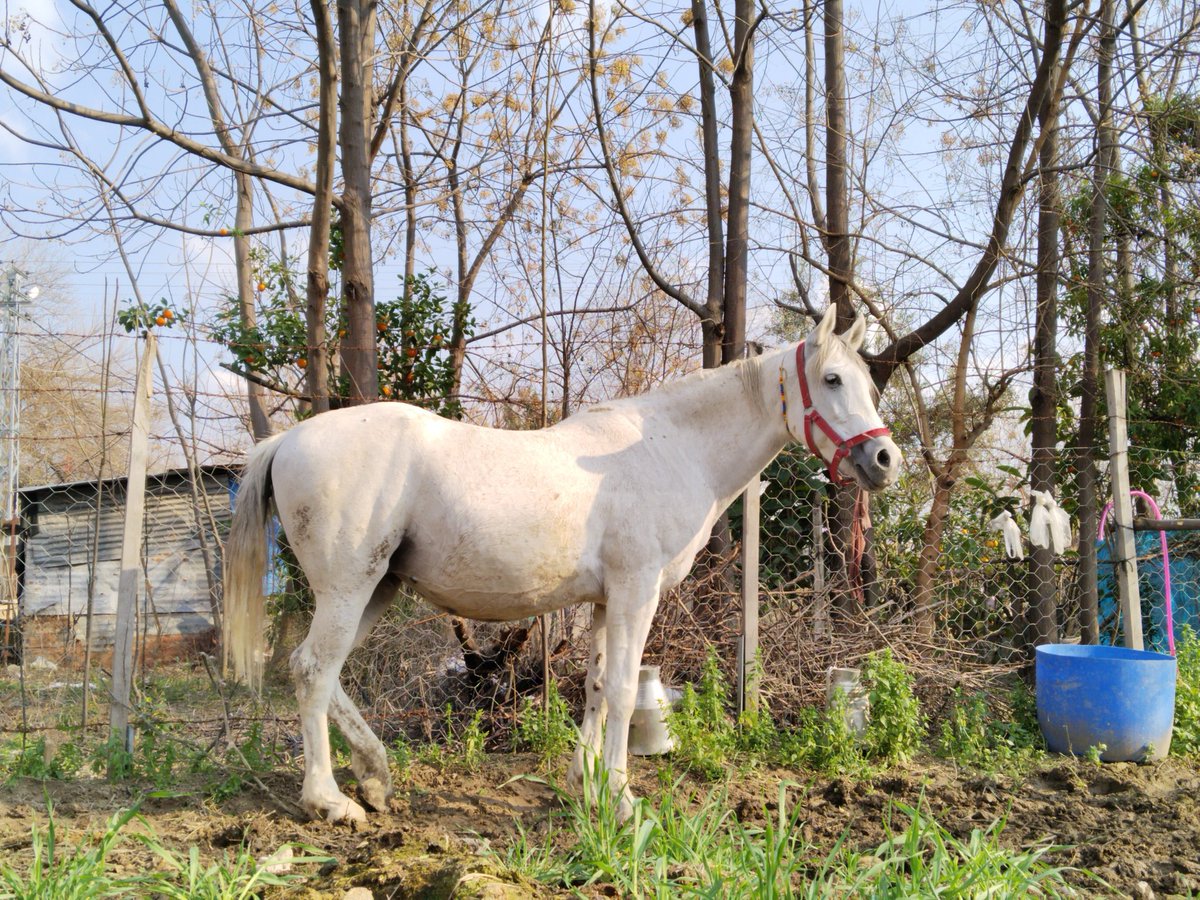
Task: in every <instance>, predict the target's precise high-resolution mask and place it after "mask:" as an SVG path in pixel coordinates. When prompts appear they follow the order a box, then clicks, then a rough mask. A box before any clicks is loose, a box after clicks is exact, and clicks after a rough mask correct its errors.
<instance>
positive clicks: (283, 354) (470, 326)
mask: <svg viewBox="0 0 1200 900" xmlns="http://www.w3.org/2000/svg"><path fill="white" fill-rule="evenodd" d="M335 260H336V256H335ZM256 262H257V263H258V273H257V274H258V280H257V284H256V287H257V297H256V302H255V313H256V315H255V320H254V324H252V325H248V324H246V323H245V322H244V321H243V317H242V315H241V312H240V310H239V307H238V301H237V298H236V297H233V296H229V297H227V298H226V299H225V303H224V305H223V307H222V308H221V309H220V310H219V311H218V313H217V315H216V317H215V320H214V322H213V323H212V328H211V334H212V337H213V339H214V340H215V341H217V342H218V343H221V344H223V345H224V346H225V347H227V348H228V349H229V351H230V353H232V354H233V357H234V361H233V362H232V363H231V364H230V365H229V366H228V368H229V369H231V370H232V371H234V372H237V373H239V374H242V375H248V376H252V377H256V378H257V380H258V381H259V382H260V383H264V384H267V385H270V386H275V387H277V388H279V389H281V390H285V389H286V385H288V384H290V383H296V382H297V381H299V380H300V374H301V372H302V371H303V370H304V369H306V368H307V367H308V359H307V353H308V343H307V338H306V329H305V321H304V313H303V310H301V309H300V308H299V306H298V304H296V303H295V302H294V301H293V299H292V298H293V297H294V296H295V292H294V291H293V290H291V288H292V285H293V283H294V281H293V279H294V278H295V276H294V274H293V273H292V272H291V271H290V270H289V269H288V268H286V267H285V266H282V265H280V264H279V263H275V262H271V263H266V262H264V260H263V259H262V257H261V256H260V257H258V258H257V259H256ZM334 268H335V269H336V266H334ZM457 306H458V304H457V303H447V300H446V297H445V295H444V294H443V293H442V292H441V291H440V290H438V288H437V286H436V284H435V282H434V279H433V274H432V273H428V274H418V275H413V276H411V277H409V278H408V279H407V280H406V281H405V282H404V289H403V291H402V293H401V294H400V296H399V297H398V298H397V299H395V300H388V301H381V302H377V303H376V306H375V322H376V342H377V347H378V356H379V397H380V399H384V400H404V401H406V402H409V403H414V404H416V405H419V406H423V407H425V408H427V409H432V410H433V411H435V412H437V413H438V414H439V415H442V416H447V417H449V418H459V417H460V416H461V415H462V407H461V404H459V403H458V401H457V400H450V399H448V398H449V395H450V392H451V390H452V388H453V384H454V376H453V370H452V367H451V361H450V352H449V347H448V343H449V342H448V340H447V336H448V335H449V334H450V332H451V327H452V325H453V322H454V319H455V316H456V315H458V316H461V317H462V320H463V321H465V322H466V323H467V334H468V335H469V334H470V333H472V332H473V330H474V327H475V322H474V320H473V319H472V318H471V317H470V315H469V313H467V311H465V310H459V309H457ZM326 333H327V334H328V335H329V336H330V337H329V344H330V346H329V351H330V352H329V354H328V359H329V360H330V372H329V383H330V387H331V392H332V394H333V395H334V397H335V405H340V404H338V403H337V400H336V398H342V397H345V396H346V395H347V389H348V384H347V379H346V378H345V376H344V375H343V374H342V373H341V372H340V371H339V370H338V368H337V360H338V353H337V348H338V342H339V341H340V340H341V339H342V338H344V337H345V336H346V321H345V315H344V311H343V310H342V308H341V306H340V305H333V304H331V305H330V311H329V317H328V321H327V322H326Z"/></svg>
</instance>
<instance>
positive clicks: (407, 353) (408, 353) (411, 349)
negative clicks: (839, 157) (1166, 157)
mask: <svg viewBox="0 0 1200 900" xmlns="http://www.w3.org/2000/svg"><path fill="white" fill-rule="evenodd" d="M404 355H405V356H407V357H408V358H409V359H414V358H415V357H416V355H417V348H416V347H409V348H408V349H407V350H405V351H404Z"/></svg>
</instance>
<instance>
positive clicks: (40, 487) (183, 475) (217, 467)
mask: <svg viewBox="0 0 1200 900" xmlns="http://www.w3.org/2000/svg"><path fill="white" fill-rule="evenodd" d="M196 468H197V469H199V471H200V472H201V473H203V474H205V475H209V474H213V475H215V474H217V473H219V472H227V473H229V474H230V475H237V474H240V473H241V471H242V467H241V466H239V465H235V464H232V463H230V464H228V465H225V464H209V465H203V466H197V467H196ZM172 476H174V477H178V478H180V479H183V480H186V479H187V478H189V477H190V476H189V472H188V469H187V467H186V466H184V467H183V468H179V469H165V470H163V471H162V472H158V473H155V474H152V475H147V476H146V480H147V482H151V481H155V480H157V481H165V480H166V479H168V478H171V477H172ZM97 483H99V484H104V485H114V484H120V485H124V484H125V476H123V475H120V476H113V477H112V478H105V479H102V480H101V481H100V482H97V481H96V479H95V478H81V479H80V480H78V481H63V482H59V483H55V484H36V485H29V486H28V487H23V488H18V490H17V493H18V494H37V493H40V492H42V491H64V490H70V489H71V488H77V487H82V486H83V485H85V484H86V485H95V484H97Z"/></svg>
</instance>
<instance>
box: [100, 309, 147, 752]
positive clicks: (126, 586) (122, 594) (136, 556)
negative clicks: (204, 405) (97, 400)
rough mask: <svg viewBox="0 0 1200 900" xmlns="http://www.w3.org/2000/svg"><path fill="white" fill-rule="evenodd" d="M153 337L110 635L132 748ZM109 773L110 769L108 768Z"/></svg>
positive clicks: (142, 371) (118, 723)
mask: <svg viewBox="0 0 1200 900" xmlns="http://www.w3.org/2000/svg"><path fill="white" fill-rule="evenodd" d="M155 341H156V339H155V337H154V334H153V333H151V332H147V333H146V343H145V346H143V347H142V359H141V364H140V365H139V366H138V376H137V387H136V389H135V391H134V401H133V426H132V428H131V429H130V430H131V437H130V444H129V476H128V479H127V480H126V483H125V484H126V487H125V532H124V538H123V540H122V543H121V580H120V582H118V586H117V623H116V634H115V635H114V638H113V667H112V673H113V677H112V702H111V704H110V706H109V724H110V725H111V728H112V734H113V735H114V736H116V737H118V738H119V739H120V740H121V741H123V742H124V744H125V749H126V750H128V751H131V750H132V749H133V748H132V746H131V745H132V735H131V734H130V731H129V712H130V707H129V695H130V689H131V687H132V683H133V633H134V613H135V611H136V609H137V596H138V584H139V583H140V581H141V567H142V521H143V518H144V514H145V505H146V457H147V453H148V449H149V444H150V391H151V389H152V387H153V371H152V364H153V362H154V354H155ZM110 774H112V773H110Z"/></svg>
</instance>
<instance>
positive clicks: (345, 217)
mask: <svg viewBox="0 0 1200 900" xmlns="http://www.w3.org/2000/svg"><path fill="white" fill-rule="evenodd" d="M337 11H338V33H339V38H340V51H341V63H342V73H341V74H342V90H341V98H342V99H341V127H340V129H339V137H340V144H341V160H342V202H341V204H340V212H341V227H342V242H343V248H344V255H343V262H342V295H343V298H344V304H345V305H344V309H345V313H346V339H345V341H344V342H343V343H342V348H341V356H342V375H343V376H344V377H345V378H346V379H347V382H348V385H347V395H346V402H347V403H348V404H350V405H355V404H360V403H370V402H373V401H374V400H376V399H377V398H378V396H379V372H378V365H377V345H376V336H375V280H374V275H373V271H372V261H371V124H372V122H371V111H372V99H373V98H372V82H371V59H372V56H373V54H374V50H375V3H374V2H373V0H338V4H337Z"/></svg>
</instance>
